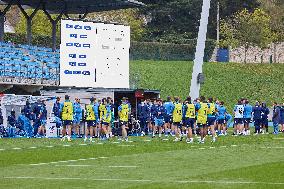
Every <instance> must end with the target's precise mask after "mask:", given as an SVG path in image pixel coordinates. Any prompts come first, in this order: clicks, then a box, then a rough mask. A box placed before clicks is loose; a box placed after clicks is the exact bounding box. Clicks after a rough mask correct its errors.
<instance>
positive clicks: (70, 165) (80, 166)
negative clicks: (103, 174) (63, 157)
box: [55, 165, 92, 167]
mask: <svg viewBox="0 0 284 189" xmlns="http://www.w3.org/2000/svg"><path fill="white" fill-rule="evenodd" d="M55 166H56V167H91V166H92V165H55Z"/></svg>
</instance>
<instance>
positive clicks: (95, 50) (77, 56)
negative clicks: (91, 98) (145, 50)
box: [60, 20, 130, 88]
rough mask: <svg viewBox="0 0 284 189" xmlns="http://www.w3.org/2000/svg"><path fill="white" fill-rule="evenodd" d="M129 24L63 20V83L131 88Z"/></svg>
mask: <svg viewBox="0 0 284 189" xmlns="http://www.w3.org/2000/svg"><path fill="white" fill-rule="evenodd" d="M129 48H130V27H129V26H123V25H115V24H104V23H95V22H85V21H74V20H62V21H61V44H60V86H70V87H92V88H96V87H102V88H129Z"/></svg>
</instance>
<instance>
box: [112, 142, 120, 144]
mask: <svg viewBox="0 0 284 189" xmlns="http://www.w3.org/2000/svg"><path fill="white" fill-rule="evenodd" d="M119 143H120V142H112V144H119Z"/></svg>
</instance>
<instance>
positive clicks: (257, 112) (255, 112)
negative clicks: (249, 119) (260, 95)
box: [252, 106, 261, 120]
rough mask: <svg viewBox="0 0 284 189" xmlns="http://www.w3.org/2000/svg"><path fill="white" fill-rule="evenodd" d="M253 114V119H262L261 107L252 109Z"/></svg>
mask: <svg viewBox="0 0 284 189" xmlns="http://www.w3.org/2000/svg"><path fill="white" fill-rule="evenodd" d="M252 112H253V119H254V120H256V119H261V107H260V106H255V107H253V109H252Z"/></svg>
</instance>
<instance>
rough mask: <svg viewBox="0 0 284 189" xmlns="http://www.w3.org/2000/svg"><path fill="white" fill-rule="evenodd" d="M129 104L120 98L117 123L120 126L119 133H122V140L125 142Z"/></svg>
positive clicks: (126, 139) (126, 138) (125, 99)
mask: <svg viewBox="0 0 284 189" xmlns="http://www.w3.org/2000/svg"><path fill="white" fill-rule="evenodd" d="M130 109H131V107H130V104H128V103H127V98H125V97H123V98H122V103H121V105H120V106H119V107H118V116H119V122H120V126H121V133H122V139H124V140H125V141H128V137H127V130H126V129H127V128H128V117H129V113H130Z"/></svg>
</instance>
